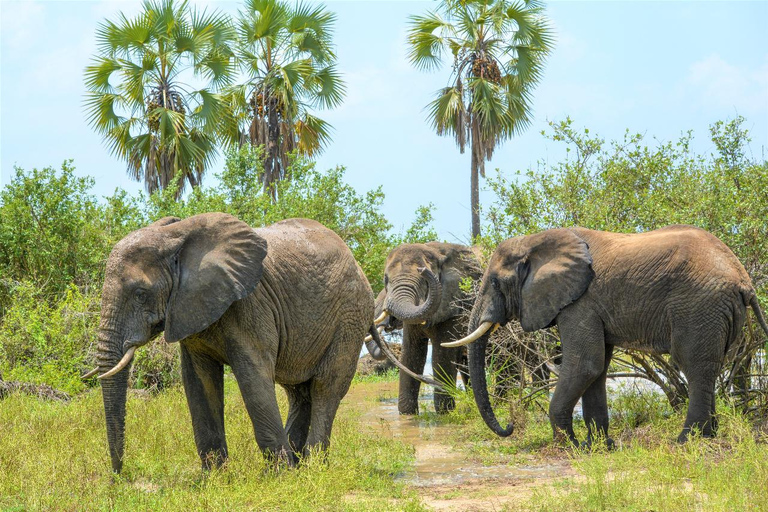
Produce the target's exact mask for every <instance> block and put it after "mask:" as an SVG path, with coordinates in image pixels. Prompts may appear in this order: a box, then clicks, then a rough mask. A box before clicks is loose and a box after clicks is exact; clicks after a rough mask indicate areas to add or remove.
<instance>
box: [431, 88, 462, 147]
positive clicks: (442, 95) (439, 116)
mask: <svg viewBox="0 0 768 512" xmlns="http://www.w3.org/2000/svg"><path fill="white" fill-rule="evenodd" d="M427 111H428V113H429V119H430V120H431V121H432V127H433V128H434V129H435V131H436V132H437V134H438V135H444V134H452V135H453V136H454V138H455V140H456V145H457V146H459V150H460V151H461V152H462V153H463V152H464V148H465V146H466V144H467V109H466V107H465V105H464V94H463V91H462V89H461V86H454V87H446V88H444V89H442V90H441V91H440V92H439V93H438V95H437V98H435V100H434V101H432V102H430V104H429V105H427Z"/></svg>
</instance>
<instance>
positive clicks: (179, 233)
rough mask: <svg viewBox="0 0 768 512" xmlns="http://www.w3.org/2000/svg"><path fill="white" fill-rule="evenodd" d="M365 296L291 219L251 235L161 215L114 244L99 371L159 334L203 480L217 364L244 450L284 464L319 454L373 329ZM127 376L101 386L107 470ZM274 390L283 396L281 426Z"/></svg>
mask: <svg viewBox="0 0 768 512" xmlns="http://www.w3.org/2000/svg"><path fill="white" fill-rule="evenodd" d="M372 320H373V293H372V291H371V288H370V286H369V284H368V281H367V280H366V278H365V276H364V275H363V273H362V271H361V270H360V267H359V266H358V265H357V263H356V262H355V260H354V258H353V256H352V253H351V252H350V251H349V249H348V248H347V247H346V245H345V244H344V242H343V241H342V240H341V239H340V238H339V237H338V236H337V235H336V234H335V233H333V232H332V231H330V230H329V229H326V228H325V227H323V226H322V225H321V224H319V223H317V222H315V221H311V220H306V219H290V220H285V221H282V222H278V223H276V224H273V225H272V226H269V227H265V228H261V229H252V228H251V227H249V226H248V225H247V224H245V223H243V222H241V221H239V220H237V219H236V218H235V217H232V216H230V215H226V214H221V213H209V214H203V215H196V216H194V217H190V218H188V219H186V220H182V221H179V219H177V218H171V217H167V218H164V219H161V220H159V221H157V222H155V223H154V224H152V225H150V226H148V227H146V228H144V229H140V230H138V231H135V232H133V233H131V234H130V235H128V236H127V237H125V238H124V239H123V240H121V241H120V242H119V243H118V244H117V245H116V246H115V247H114V249H113V251H112V253H111V255H110V257H109V260H108V261H107V269H106V276H105V280H104V288H103V293H102V309H101V325H100V329H99V345H98V363H99V368H100V370H101V372H104V371H106V370H109V369H110V368H112V367H114V366H115V364H116V363H117V362H118V360H120V358H121V357H122V355H123V353H124V352H125V351H126V350H127V349H128V348H129V347H130V346H139V345H144V344H145V343H147V342H148V341H149V340H150V339H151V338H152V337H154V336H155V335H157V334H158V333H159V332H161V331H163V330H164V331H165V339H166V341H168V342H180V350H181V371H182V382H183V384H184V391H185V393H186V396H187V403H188V405H189V410H190V414H191V416H192V427H193V430H194V435H195V444H196V445H197V451H198V454H199V455H200V458H201V460H202V464H203V468H204V469H206V468H210V467H212V466H219V465H221V464H222V463H223V462H224V461H225V460H226V458H227V443H226V439H225V437H224V365H225V364H226V365H229V366H231V368H232V372H233V373H234V375H235V377H236V379H237V383H238V385H239V387H240V391H241V393H242V395H243V401H244V402H245V406H246V409H247V411H248V414H249V416H250V418H251V421H252V423H253V429H254V432H255V435H256V441H257V443H258V445H259V447H260V448H261V450H262V452H264V453H265V454H266V455H267V456H268V457H271V458H272V459H273V460H276V461H279V460H283V461H285V462H287V463H288V464H289V465H292V464H294V463H295V462H296V460H297V456H298V455H300V454H306V453H307V452H308V450H309V449H310V448H312V447H315V446H318V447H321V448H323V449H324V448H326V447H327V446H328V443H329V436H330V434H331V425H332V424H333V419H334V417H335V415H336V410H337V408H338V406H339V402H340V401H341V398H342V397H343V396H344V394H345V393H346V392H347V389H348V388H349V385H350V382H351V381H352V377H353V375H354V373H355V367H356V363H357V358H358V355H359V353H360V348H361V346H362V342H363V338H364V336H365V334H366V332H367V331H368V329H369V327H370V326H371V325H372ZM129 368H130V365H129V366H128V367H126V368H125V369H123V370H122V371H120V372H119V373H117V374H116V375H114V376H113V377H108V378H104V379H102V381H101V384H102V390H103V398H104V409H105V413H106V420H107V437H108V442H109V449H110V455H111V458H112V469H113V470H114V471H115V472H119V471H120V470H121V468H122V464H123V447H124V431H125V401H126V390H127V385H128V372H129ZM275 382H277V383H279V384H281V385H282V386H283V388H284V389H285V391H286V393H287V395H288V401H289V412H288V419H287V423H286V425H285V427H284V426H283V422H282V420H281V418H280V411H279V410H278V406H277V401H276V398H275Z"/></svg>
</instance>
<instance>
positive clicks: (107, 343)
mask: <svg viewBox="0 0 768 512" xmlns="http://www.w3.org/2000/svg"><path fill="white" fill-rule="evenodd" d="M122 355H123V354H122V338H121V337H117V336H116V334H114V333H108V332H107V331H105V330H102V331H100V332H99V353H98V362H99V370H100V373H104V372H106V371H108V370H110V369H112V368H114V367H115V365H117V363H118V362H119V361H120V358H121V357H122ZM130 367H131V365H130V363H129V364H128V365H127V366H126V367H125V368H123V369H122V370H120V371H119V372H118V373H116V374H115V375H112V376H111V377H107V378H104V379H102V380H101V391H102V397H103V400H104V416H105V418H106V420H107V442H108V443H109V455H110V457H111V459H112V471H114V472H115V473H120V471H121V470H122V468H123V452H124V449H125V401H126V396H127V394H128V373H129V372H130Z"/></svg>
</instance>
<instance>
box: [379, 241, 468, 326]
mask: <svg viewBox="0 0 768 512" xmlns="http://www.w3.org/2000/svg"><path fill="white" fill-rule="evenodd" d="M480 272H481V271H480V266H479V264H478V263H477V261H476V260H475V259H474V257H473V255H472V253H471V251H470V250H469V249H468V248H466V247H464V246H461V245H455V244H445V243H439V242H430V243H427V244H403V245H400V246H399V247H397V248H395V249H394V250H392V252H390V253H389V255H388V256H387V262H386V267H385V270H384V291H383V292H382V294H383V295H380V297H379V301H381V302H383V310H384V311H385V312H386V313H388V314H389V315H390V318H388V319H387V322H388V324H387V325H388V326H396V325H397V324H399V323H404V324H422V323H425V324H427V325H435V324H438V323H440V322H444V321H445V320H447V319H449V318H451V317H455V316H458V315H460V314H461V305H460V304H457V303H456V300H455V299H456V297H462V296H464V295H465V294H464V293H463V292H461V290H460V284H461V280H462V279H463V278H464V277H466V276H473V277H479V275H480Z"/></svg>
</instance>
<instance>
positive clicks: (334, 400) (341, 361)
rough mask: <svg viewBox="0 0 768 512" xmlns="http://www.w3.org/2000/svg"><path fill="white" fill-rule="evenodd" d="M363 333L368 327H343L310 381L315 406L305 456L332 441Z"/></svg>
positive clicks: (322, 449) (325, 446)
mask: <svg viewBox="0 0 768 512" xmlns="http://www.w3.org/2000/svg"><path fill="white" fill-rule="evenodd" d="M363 335H364V329H361V330H360V331H358V330H357V329H342V330H341V331H340V332H337V333H336V335H335V339H334V341H333V343H332V344H331V348H330V349H329V350H328V352H327V353H326V354H325V356H323V359H321V360H320V363H319V365H318V371H317V373H316V374H315V376H314V377H313V378H312V380H311V382H310V385H309V392H310V396H311V402H312V408H311V412H310V416H311V419H310V429H309V437H308V438H307V444H306V446H305V447H304V456H307V455H309V453H310V451H313V450H314V451H321V452H325V451H326V450H327V449H328V446H329V445H330V443H331V430H332V427H333V420H334V419H335V418H336V411H338V409H339V404H340V403H341V399H342V398H344V395H346V394H347V391H349V386H350V385H351V384H352V378H353V377H354V376H355V371H356V370H357V360H358V357H359V354H360V349H361V348H362V339H363Z"/></svg>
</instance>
